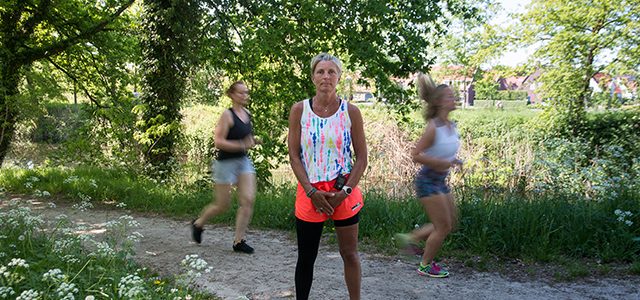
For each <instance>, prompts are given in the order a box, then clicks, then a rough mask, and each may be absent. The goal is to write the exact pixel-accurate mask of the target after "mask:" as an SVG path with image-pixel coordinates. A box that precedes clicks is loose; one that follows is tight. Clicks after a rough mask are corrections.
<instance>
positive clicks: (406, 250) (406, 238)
mask: <svg viewBox="0 0 640 300" xmlns="http://www.w3.org/2000/svg"><path fill="white" fill-rule="evenodd" d="M396 241H397V242H398V246H399V247H400V249H401V250H402V253H403V254H405V255H420V256H421V255H422V253H423V252H424V250H423V249H422V248H421V247H420V245H418V243H416V242H415V241H414V240H413V239H411V236H410V235H409V234H406V233H396Z"/></svg>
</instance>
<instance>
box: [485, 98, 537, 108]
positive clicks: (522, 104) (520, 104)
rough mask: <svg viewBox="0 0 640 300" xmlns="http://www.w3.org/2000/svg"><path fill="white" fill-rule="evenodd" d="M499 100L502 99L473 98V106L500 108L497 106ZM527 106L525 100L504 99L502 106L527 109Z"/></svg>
mask: <svg viewBox="0 0 640 300" xmlns="http://www.w3.org/2000/svg"><path fill="white" fill-rule="evenodd" d="M498 101H501V100H473V107H477V108H490V109H498V108H497V107H496V103H497V102H498ZM526 107H527V102H526V101H523V100H512V101H509V100H506V101H502V108H504V109H525V108H526Z"/></svg>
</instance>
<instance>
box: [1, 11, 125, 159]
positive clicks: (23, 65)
mask: <svg viewBox="0 0 640 300" xmlns="http://www.w3.org/2000/svg"><path fill="white" fill-rule="evenodd" d="M132 3H133V0H121V1H109V2H105V5H102V6H100V5H85V4H84V2H83V1H53V2H52V1H38V2H33V1H14V0H9V1H3V2H2V3H1V6H0V16H1V20H2V21H1V22H0V108H2V111H4V112H5V113H3V114H2V120H0V129H1V131H2V132H3V134H2V135H0V163H1V162H2V161H3V160H4V158H5V155H6V154H7V150H8V148H9V145H10V143H11V141H12V139H13V136H14V131H15V128H16V123H17V122H19V121H20V120H21V114H22V113H24V111H25V109H24V107H25V105H24V104H22V103H21V102H24V101H23V100H25V99H28V100H30V101H33V100H34V98H33V97H19V96H18V95H19V94H20V84H21V81H22V80H23V78H25V77H24V75H25V72H27V71H28V69H29V67H30V66H31V65H32V64H33V63H35V62H38V61H45V60H46V61H48V62H50V63H51V64H53V65H54V66H55V67H56V68H58V69H61V70H63V67H62V66H60V65H58V64H56V63H55V62H54V59H53V58H54V57H56V56H57V55H60V54H61V53H65V52H66V51H68V50H69V49H70V48H72V47H76V48H78V49H84V50H88V52H89V53H92V52H95V49H91V48H95V46H94V45H93V44H91V43H90V41H97V40H98V39H95V40H94V38H96V37H97V36H99V35H100V34H101V33H104V32H106V31H107V30H106V27H107V25H113V26H115V27H117V26H118V23H117V22H115V20H116V19H118V17H119V16H120V15H121V14H122V13H123V12H124V11H125V10H126V9H127V8H129V7H130V6H131V4H132ZM115 31H117V30H115ZM106 35H107V36H108V34H106ZM63 72H66V71H63ZM67 75H68V76H69V77H73V75H71V74H67ZM31 78H33V77H31ZM26 79H27V80H29V79H30V77H27V78H26ZM31 84H34V82H27V85H31Z"/></svg>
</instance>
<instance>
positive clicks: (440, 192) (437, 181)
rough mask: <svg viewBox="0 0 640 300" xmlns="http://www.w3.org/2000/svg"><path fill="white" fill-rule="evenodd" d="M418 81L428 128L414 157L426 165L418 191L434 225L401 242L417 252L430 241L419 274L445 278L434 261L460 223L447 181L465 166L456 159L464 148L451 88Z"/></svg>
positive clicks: (424, 77) (424, 79)
mask: <svg viewBox="0 0 640 300" xmlns="http://www.w3.org/2000/svg"><path fill="white" fill-rule="evenodd" d="M417 81H418V82H417V84H418V93H419V96H420V98H421V99H422V100H424V101H425V102H426V105H427V108H426V110H425V112H426V113H425V121H426V122H427V127H426V129H425V131H424V133H423V134H422V137H421V138H420V140H419V141H418V143H417V144H416V147H415V149H413V150H412V153H411V155H412V157H413V161H414V162H417V163H419V164H421V165H422V168H421V169H420V171H419V172H418V175H417V176H416V179H415V187H416V193H417V196H418V199H420V203H421V204H422V207H423V208H424V210H425V212H426V213H427V216H429V220H430V221H431V223H429V224H426V225H424V226H422V227H420V228H418V229H416V230H414V231H413V232H411V233H410V234H398V235H397V238H398V240H399V241H400V242H401V243H402V244H404V246H405V247H406V248H412V247H413V248H415V247H416V245H417V241H424V240H426V244H425V247H424V253H423V254H422V262H421V263H420V266H419V267H418V270H417V271H418V274H420V275H424V276H430V277H437V278H442V277H447V276H449V272H448V271H447V270H445V269H444V268H443V267H441V266H440V265H438V264H437V263H436V262H435V261H434V260H433V259H434V258H435V256H436V254H437V253H438V251H439V250H440V247H441V246H442V242H443V241H444V239H445V238H446V237H447V235H448V234H449V233H450V232H451V230H452V229H453V228H454V226H455V224H456V222H457V209H456V206H455V203H454V201H453V195H452V194H451V190H450V188H449V187H448V186H447V183H446V182H445V180H446V179H447V176H448V175H449V169H450V168H451V167H453V166H455V165H461V164H462V162H461V161H460V160H458V159H457V158H456V157H457V154H458V149H459V148H460V139H459V136H458V132H457V130H456V124H455V123H453V122H452V121H451V120H449V113H450V112H451V111H453V110H454V109H456V105H455V96H454V94H453V91H452V90H451V88H450V87H449V86H448V85H446V84H441V85H438V86H436V84H435V83H434V82H433V80H432V79H431V77H430V76H429V75H428V74H427V75H424V74H420V75H419V76H418V79H417Z"/></svg>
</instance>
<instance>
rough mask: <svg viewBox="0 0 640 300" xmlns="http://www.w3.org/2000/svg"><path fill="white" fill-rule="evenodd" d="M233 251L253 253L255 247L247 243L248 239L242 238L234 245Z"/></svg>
mask: <svg viewBox="0 0 640 300" xmlns="http://www.w3.org/2000/svg"><path fill="white" fill-rule="evenodd" d="M233 251H235V252H242V253H247V254H252V253H253V248H251V246H249V245H247V241H245V240H241V241H240V243H237V244H235V245H233Z"/></svg>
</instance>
